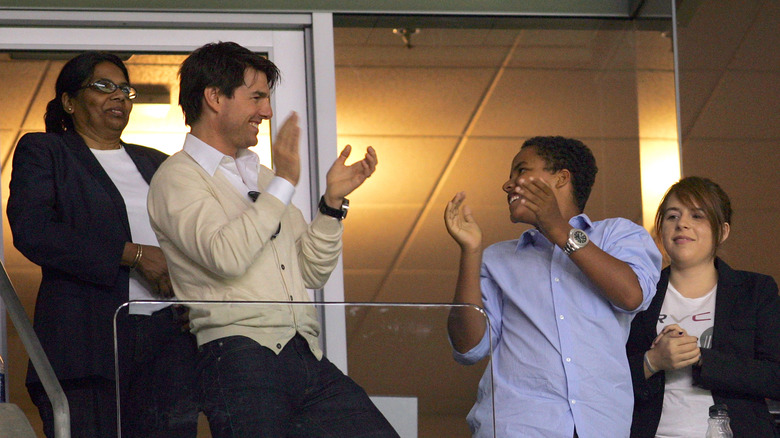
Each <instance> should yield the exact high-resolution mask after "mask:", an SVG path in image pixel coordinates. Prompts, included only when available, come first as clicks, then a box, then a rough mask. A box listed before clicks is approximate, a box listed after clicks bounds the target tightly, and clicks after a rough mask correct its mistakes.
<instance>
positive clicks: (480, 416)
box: [454, 214, 661, 438]
mask: <svg viewBox="0 0 780 438" xmlns="http://www.w3.org/2000/svg"><path fill="white" fill-rule="evenodd" d="M569 223H570V224H571V225H572V226H574V227H576V228H581V229H583V230H585V232H586V233H587V234H588V236H589V237H590V240H591V242H592V243H594V244H596V245H597V246H598V247H599V248H601V249H602V250H604V251H605V252H607V253H609V254H610V255H612V256H613V257H615V258H617V259H619V260H622V261H624V262H626V263H628V264H629V265H630V266H631V268H632V269H633V270H634V272H635V273H636V275H637V278H638V279H639V284H640V286H641V287H642V294H643V296H644V299H643V300H642V305H641V306H639V308H637V309H636V310H634V311H633V312H627V311H625V310H622V309H620V308H618V307H616V306H614V305H612V304H611V303H610V302H609V301H608V300H607V299H606V298H604V297H603V296H602V295H601V293H600V292H599V290H598V289H597V288H596V287H595V286H594V285H593V283H591V281H590V280H589V279H588V278H587V277H586V276H585V274H583V273H582V271H580V269H579V268H578V267H577V266H576V265H575V264H574V263H573V262H572V261H571V260H570V259H569V257H568V256H567V255H566V254H564V253H563V251H562V250H561V249H560V248H558V247H557V246H555V245H553V244H552V243H551V242H550V241H549V240H547V238H545V237H544V236H543V235H542V234H541V233H540V232H539V231H538V230H535V229H534V230H528V231H526V232H525V233H523V235H522V236H521V237H520V239H519V240H511V241H505V242H499V243H497V244H494V245H491V246H490V247H489V248H487V249H486V250H485V252H484V255H483V261H482V271H481V287H482V299H483V301H484V306H485V311H486V312H487V315H488V320H489V324H490V330H489V331H488V330H486V331H485V335H484V337H483V339H482V341H481V342H480V344H479V345H477V346H476V347H474V348H473V349H472V350H471V351H469V352H467V353H465V354H460V353H458V352H454V356H455V359H456V360H457V361H458V362H461V363H464V364H473V363H475V362H477V361H478V360H480V359H482V358H484V357H486V356H487V355H488V352H489V350H490V348H491V345H493V357H492V370H491V367H488V369H486V370H485V374H484V375H483V377H482V380H481V381H480V384H479V390H478V393H477V402H476V404H475V405H474V407H473V408H472V410H471V412H470V413H469V415H468V422H469V426H470V427H471V429H472V432H473V433H474V436H475V437H493V436H494V435H493V432H494V431H493V426H494V425H493V413H492V408H493V406H495V436H496V437H501V438H511V437H539V438H557V437H560V438H571V437H572V435H573V433H574V428H575V426H576V428H577V434H578V435H579V436H580V438H596V437H598V438H603V437H609V438H621V437H628V435H629V430H630V428H631V412H632V409H633V403H634V396H633V392H632V389H631V373H630V371H629V368H628V360H627V359H626V352H625V345H626V340H627V339H628V333H629V329H630V327H631V320H632V319H633V317H634V314H635V313H637V312H639V311H641V310H644V309H645V308H647V306H648V305H649V304H650V301H651V300H652V298H653V295H655V287H656V283H657V282H658V278H659V276H660V271H661V254H660V252H659V251H658V248H657V247H656V245H655V243H654V242H653V239H652V238H651V237H650V235H649V234H648V233H647V231H645V229H644V228H642V227H640V226H639V225H636V224H635V223H633V222H631V221H629V220H626V219H622V218H615V219H607V220H604V221H599V222H591V220H590V219H589V218H588V217H587V216H586V215H584V214H582V215H579V216H576V217H574V218H572V219H571V221H570V222H569ZM491 340H492V342H491ZM491 392H492V397H491Z"/></svg>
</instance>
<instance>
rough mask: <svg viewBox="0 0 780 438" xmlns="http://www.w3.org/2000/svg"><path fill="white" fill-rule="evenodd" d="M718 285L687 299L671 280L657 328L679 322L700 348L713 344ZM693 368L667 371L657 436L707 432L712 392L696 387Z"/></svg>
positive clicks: (666, 437)
mask: <svg viewBox="0 0 780 438" xmlns="http://www.w3.org/2000/svg"><path fill="white" fill-rule="evenodd" d="M717 288H718V286H717V285H715V287H713V288H712V290H711V291H709V292H707V294H706V295H704V296H702V297H699V298H686V297H684V296H682V295H681V294H680V292H678V291H677V289H675V288H674V286H672V283H669V286H668V287H667V289H666V297H665V298H664V303H663V305H662V306H661V313H660V314H659V315H658V324H657V325H656V329H657V330H658V333H661V330H663V328H664V327H666V326H667V325H671V324H677V325H679V326H680V327H682V328H683V329H685V331H686V332H688V335H689V336H696V337H698V338H699V347H701V348H709V347H710V346H711V344H712V327H713V324H714V319H715V297H716V295H717V294H716V290H717ZM691 369H692V367H691V366H688V367H685V368H682V369H679V370H673V371H666V386H665V388H664V405H663V411H662V412H661V422H660V423H659V424H658V430H657V431H656V433H655V436H656V437H658V438H689V437H703V436H704V435H706V433H707V419H708V418H709V408H710V406H712V404H713V401H712V393H711V392H710V391H708V390H706V389H702V388H699V387H696V386H693V374H692V370H691Z"/></svg>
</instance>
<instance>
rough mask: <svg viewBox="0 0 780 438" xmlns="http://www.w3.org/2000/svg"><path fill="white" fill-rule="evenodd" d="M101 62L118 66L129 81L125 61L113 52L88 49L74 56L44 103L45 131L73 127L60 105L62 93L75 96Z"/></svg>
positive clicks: (59, 130) (70, 129) (66, 64)
mask: <svg viewBox="0 0 780 438" xmlns="http://www.w3.org/2000/svg"><path fill="white" fill-rule="evenodd" d="M103 62H110V63H111V64H114V65H115V66H117V67H119V69H120V70H122V74H124V75H125V80H127V82H130V76H129V75H128V74H127V67H125V63H124V62H122V60H121V59H119V57H118V56H116V55H114V54H113V53H106V52H95V51H89V52H84V53H82V54H80V55H77V56H75V57H74V58H72V59H71V60H70V61H68V62H67V63H65V65H64V66H63V67H62V70H60V74H59V76H57V82H56V84H55V85H54V99H52V100H51V101H49V103H48V104H47V105H46V114H45V115H44V116H43V121H44V124H45V125H46V132H56V133H62V132H65V131H73V130H74V129H75V128H74V126H73V117H72V116H71V115H70V114H68V113H67V112H65V108H63V107H62V95H63V94H66V93H67V94H68V96H70V97H76V94H78V93H79V92H80V91H81V89H82V87H84V86H85V85H87V82H88V81H89V79H90V78H91V77H92V73H94V72H95V67H96V66H97V65H98V64H100V63H103Z"/></svg>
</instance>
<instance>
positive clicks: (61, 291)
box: [8, 133, 167, 382]
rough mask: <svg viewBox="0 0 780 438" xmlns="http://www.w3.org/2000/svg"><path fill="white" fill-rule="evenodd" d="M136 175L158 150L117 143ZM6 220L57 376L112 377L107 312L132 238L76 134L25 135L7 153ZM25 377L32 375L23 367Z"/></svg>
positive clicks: (157, 158)
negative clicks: (28, 265) (31, 282)
mask: <svg viewBox="0 0 780 438" xmlns="http://www.w3.org/2000/svg"><path fill="white" fill-rule="evenodd" d="M123 146H124V147H125V150H126V151H127V153H128V154H129V155H130V157H131V158H132V160H133V162H134V163H135V165H136V167H137V168H138V170H139V171H140V173H141V175H142V176H143V177H144V179H145V180H146V181H147V183H148V182H149V181H151V179H152V175H153V174H154V172H155V170H156V169H157V167H159V165H160V164H161V163H162V162H163V160H165V158H166V157H167V155H165V154H164V153H162V152H160V151H157V150H155V149H151V148H147V147H143V146H137V145H132V144H123ZM8 221H9V223H10V225H11V231H12V233H13V238H14V246H16V248H17V249H19V251H20V252H21V253H22V254H23V255H24V256H25V257H27V258H28V259H30V260H31V261H32V262H33V263H35V264H37V265H39V266H40V267H41V273H42V279H41V284H40V288H39V290H38V298H37V301H36V304H35V318H34V324H33V325H34V327H35V331H36V333H37V335H38V338H39V339H40V340H41V344H42V345H43V348H44V350H45V352H46V355H47V356H48V358H49V360H50V361H51V363H52V366H53V368H54V371H55V373H56V374H57V377H58V378H59V379H73V378H82V377H87V376H102V377H105V378H107V379H112V380H113V379H114V378H115V377H114V342H113V317H114V312H115V311H116V310H117V308H118V307H119V306H120V305H122V304H123V303H125V302H127V301H128V284H129V283H128V281H129V273H130V271H129V269H128V268H127V267H124V266H120V260H121V258H122V252H123V249H124V244H125V242H132V240H133V239H132V236H131V235H130V224H129V222H128V219H127V211H126V209H125V203H124V200H123V199H122V196H121V195H120V193H119V190H117V188H116V186H114V184H113V182H112V181H111V178H110V177H109V176H108V174H107V173H106V172H105V170H103V168H102V167H101V166H100V163H99V162H98V161H97V159H96V158H95V156H94V155H93V154H92V152H91V151H90V150H89V148H88V147H87V145H86V144H85V143H84V141H83V140H82V138H81V137H80V136H79V135H78V134H76V133H65V134H51V133H32V134H26V135H25V136H24V137H22V138H21V139H20V140H19V143H18V144H17V146H16V152H15V153H14V159H13V172H12V174H11V184H10V196H9V199H8ZM27 380H28V382H35V381H38V377H37V375H36V374H35V372H34V370H33V369H32V367H30V369H29V372H28V376H27Z"/></svg>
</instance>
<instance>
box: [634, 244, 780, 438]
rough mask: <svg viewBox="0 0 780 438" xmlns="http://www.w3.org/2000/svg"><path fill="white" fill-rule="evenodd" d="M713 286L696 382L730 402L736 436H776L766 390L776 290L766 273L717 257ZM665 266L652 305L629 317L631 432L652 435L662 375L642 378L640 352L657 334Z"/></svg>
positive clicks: (773, 382) (777, 380)
mask: <svg viewBox="0 0 780 438" xmlns="http://www.w3.org/2000/svg"><path fill="white" fill-rule="evenodd" d="M715 267H716V269H717V270H718V290H717V297H716V299H715V321H714V327H713V335H712V348H710V349H705V348H703V349H702V360H701V366H694V367H693V380H694V384H695V385H697V386H700V387H702V388H705V389H709V390H710V391H712V398H713V399H714V401H715V403H725V404H727V405H728V408H729V416H730V417H731V429H732V430H733V431H734V436H735V437H737V438H740V437H750V438H761V437H774V436H775V429H774V427H773V423H772V419H771V417H770V415H769V410H768V408H767V405H766V402H765V398H772V399H780V296H778V289H777V283H775V281H774V280H773V279H772V277H769V276H767V275H762V274H756V273H753V272H746V271H735V270H733V269H731V268H730V267H729V266H728V265H727V264H726V263H725V262H723V261H722V260H720V259H715ZM668 283H669V268H666V269H664V270H663V271H662V272H661V279H660V281H659V282H658V290H657V292H656V295H655V297H654V298H653V301H652V302H651V303H650V307H648V309H647V310H645V311H644V312H641V313H639V314H637V316H636V317H635V318H634V320H633V322H632V323H631V334H630V336H629V339H628V343H627V344H626V352H627V354H628V361H629V364H630V367H631V377H632V380H633V384H634V418H633V424H632V425H631V436H632V437H654V436H655V432H656V429H657V428H658V423H659V421H660V419H661V409H662V407H663V400H664V382H665V380H664V379H665V375H664V372H663V371H659V372H658V373H656V374H655V375H653V376H652V377H650V379H645V376H644V368H643V363H642V361H643V359H644V353H645V351H647V350H648V349H649V348H650V345H651V344H652V342H653V339H655V337H656V334H657V333H656V323H657V322H658V315H659V314H660V312H661V304H663V301H664V297H665V296H666V287H667V285H668Z"/></svg>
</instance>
